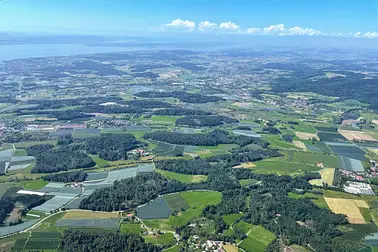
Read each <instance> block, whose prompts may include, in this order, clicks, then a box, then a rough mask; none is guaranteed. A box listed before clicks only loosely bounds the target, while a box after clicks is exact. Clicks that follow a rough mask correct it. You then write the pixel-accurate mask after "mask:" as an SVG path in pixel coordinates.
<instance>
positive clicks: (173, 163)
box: [155, 159, 215, 175]
mask: <svg viewBox="0 0 378 252" xmlns="http://www.w3.org/2000/svg"><path fill="white" fill-rule="evenodd" d="M155 168H156V169H160V170H165V171H170V172H177V173H182V174H193V175H207V174H209V173H210V172H212V171H215V168H214V167H213V166H212V165H211V164H209V163H208V162H206V161H205V160H203V159H193V160H185V159H165V160H160V161H156V162H155Z"/></svg>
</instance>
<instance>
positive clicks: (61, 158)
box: [31, 147, 96, 173]
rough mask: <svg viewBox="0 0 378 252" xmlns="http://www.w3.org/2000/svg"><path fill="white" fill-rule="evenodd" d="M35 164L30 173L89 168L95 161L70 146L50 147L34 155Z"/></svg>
mask: <svg viewBox="0 0 378 252" xmlns="http://www.w3.org/2000/svg"><path fill="white" fill-rule="evenodd" d="M35 158H36V164H35V166H34V167H33V168H32V170H31V172H32V173H51V172H58V171H68V170H72V169H77V168H89V167H93V166H95V165H96V163H95V162H94V161H93V160H92V158H91V157H89V156H88V155H87V154H85V153H84V152H82V151H80V150H74V149H71V148H63V147H61V148H58V149H51V150H47V151H44V152H42V153H39V154H37V155H36V156H35Z"/></svg>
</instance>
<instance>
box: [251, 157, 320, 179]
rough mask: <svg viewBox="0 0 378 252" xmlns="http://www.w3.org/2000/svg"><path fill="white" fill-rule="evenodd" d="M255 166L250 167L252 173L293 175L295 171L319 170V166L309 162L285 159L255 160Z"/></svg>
mask: <svg viewBox="0 0 378 252" xmlns="http://www.w3.org/2000/svg"><path fill="white" fill-rule="evenodd" d="M255 164H256V167H254V168H252V171H253V172H254V173H260V174H277V175H293V174H297V173H304V172H313V171H319V170H320V169H321V168H319V167H316V166H314V165H309V164H300V163H292V162H286V161H274V160H269V159H267V160H261V161H257V162H255Z"/></svg>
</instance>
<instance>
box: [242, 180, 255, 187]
mask: <svg viewBox="0 0 378 252" xmlns="http://www.w3.org/2000/svg"><path fill="white" fill-rule="evenodd" d="M239 183H240V185H241V186H243V187H248V186H250V185H255V184H257V183H259V181H258V180H256V179H241V180H239Z"/></svg>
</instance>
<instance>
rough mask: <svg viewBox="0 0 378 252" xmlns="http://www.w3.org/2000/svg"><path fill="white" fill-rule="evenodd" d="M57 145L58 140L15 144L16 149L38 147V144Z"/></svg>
mask: <svg viewBox="0 0 378 252" xmlns="http://www.w3.org/2000/svg"><path fill="white" fill-rule="evenodd" d="M56 143H57V140H46V141H24V142H19V143H15V144H14V146H15V147H16V148H20V149H23V148H28V147H30V146H32V145H37V144H52V145H56Z"/></svg>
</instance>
